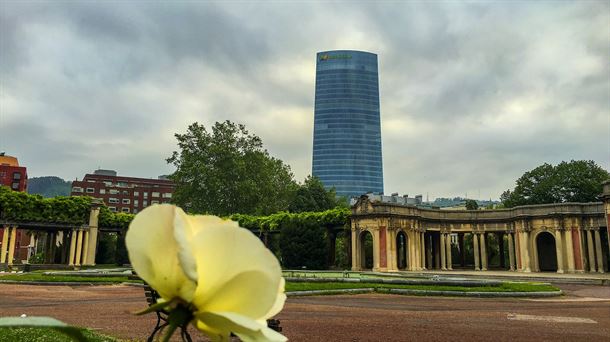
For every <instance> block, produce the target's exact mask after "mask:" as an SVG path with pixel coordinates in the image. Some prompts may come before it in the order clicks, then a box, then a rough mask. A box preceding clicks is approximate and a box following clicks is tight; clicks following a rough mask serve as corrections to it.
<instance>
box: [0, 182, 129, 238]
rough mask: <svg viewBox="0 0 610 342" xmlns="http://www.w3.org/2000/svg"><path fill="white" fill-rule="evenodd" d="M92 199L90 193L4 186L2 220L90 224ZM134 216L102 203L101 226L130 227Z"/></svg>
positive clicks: (0, 201)
mask: <svg viewBox="0 0 610 342" xmlns="http://www.w3.org/2000/svg"><path fill="white" fill-rule="evenodd" d="M91 201H92V199H91V197H87V196H74V197H65V196H57V197H54V198H43V197H42V196H40V195H30V194H27V193H25V192H17V191H12V190H10V189H9V188H8V187H0V220H3V221H10V222H38V223H55V224H66V225H76V226H79V225H86V224H89V214H90V211H91ZM133 216H134V215H133V214H125V213H113V212H111V211H110V210H108V208H107V207H105V206H102V207H101V209H100V216H99V221H98V226H99V227H113V228H121V229H127V227H128V226H129V223H130V222H131V220H132V219H133Z"/></svg>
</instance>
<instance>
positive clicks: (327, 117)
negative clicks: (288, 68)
mask: <svg viewBox="0 0 610 342" xmlns="http://www.w3.org/2000/svg"><path fill="white" fill-rule="evenodd" d="M314 112H315V116H314V134H313V170H312V173H313V175H314V176H317V177H319V178H320V180H321V181H322V183H324V186H326V187H335V189H336V190H337V194H338V195H340V196H346V197H351V196H359V195H362V194H364V193H367V192H383V167H382V161H381V123H380V115H379V76H378V72H377V55H376V54H373V53H369V52H362V51H349V50H336V51H325V52H319V53H318V54H317V63H316V99H315V109H314Z"/></svg>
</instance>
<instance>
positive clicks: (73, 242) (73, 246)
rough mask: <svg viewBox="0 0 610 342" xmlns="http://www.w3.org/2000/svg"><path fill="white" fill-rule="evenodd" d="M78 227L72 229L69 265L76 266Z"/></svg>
mask: <svg viewBox="0 0 610 342" xmlns="http://www.w3.org/2000/svg"><path fill="white" fill-rule="evenodd" d="M76 235H77V233H76V229H72V232H71V233H70V259H69V260H68V265H70V266H74V254H75V253H76Z"/></svg>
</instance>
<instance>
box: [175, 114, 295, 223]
mask: <svg viewBox="0 0 610 342" xmlns="http://www.w3.org/2000/svg"><path fill="white" fill-rule="evenodd" d="M175 137H176V139H177V140H178V147H179V151H174V152H173V154H172V156H171V157H170V158H168V159H167V162H168V163H170V164H173V165H174V166H175V167H176V171H175V172H174V173H173V174H172V175H171V176H170V177H169V178H170V179H172V180H173V181H174V182H175V183H176V190H175V192H174V195H173V199H172V200H173V202H174V203H176V204H178V205H180V206H182V207H183V208H184V209H185V210H187V211H189V212H194V213H210V214H215V215H220V216H227V215H230V214H233V213H243V214H254V215H266V214H271V213H274V212H277V211H281V210H286V209H287V208H288V204H289V202H290V200H291V199H292V197H293V195H294V192H295V191H296V187H297V185H296V183H295V181H294V180H293V176H292V172H291V171H290V167H289V166H288V165H285V164H284V163H283V162H282V161H281V160H279V159H276V158H273V157H271V156H270V155H269V153H268V152H267V150H265V149H263V143H262V141H261V139H260V138H259V137H257V136H256V135H253V134H250V133H249V132H248V131H247V130H246V128H245V126H244V125H241V124H235V123H233V122H231V121H225V122H216V123H215V124H214V126H212V131H211V132H208V130H206V128H205V127H204V126H203V125H200V124H198V123H193V124H192V125H190V126H189V127H188V130H187V132H186V133H185V134H175Z"/></svg>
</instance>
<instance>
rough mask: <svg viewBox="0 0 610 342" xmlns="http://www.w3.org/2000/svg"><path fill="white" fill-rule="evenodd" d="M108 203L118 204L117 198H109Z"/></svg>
mask: <svg viewBox="0 0 610 342" xmlns="http://www.w3.org/2000/svg"><path fill="white" fill-rule="evenodd" d="M108 203H112V204H116V203H119V199H118V198H114V197H110V198H109V199H108Z"/></svg>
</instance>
